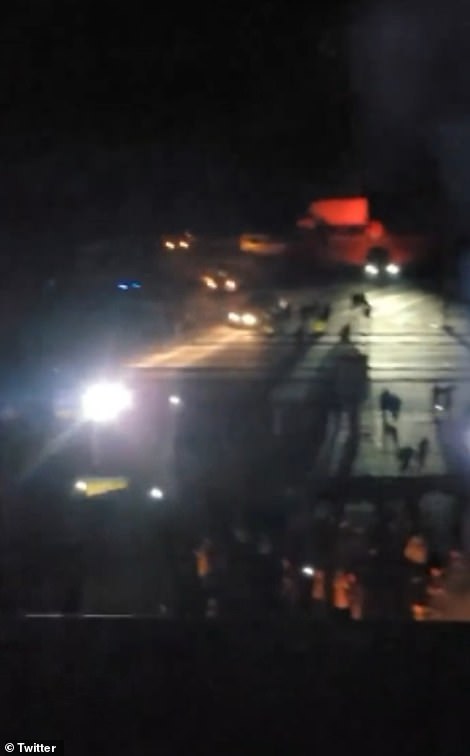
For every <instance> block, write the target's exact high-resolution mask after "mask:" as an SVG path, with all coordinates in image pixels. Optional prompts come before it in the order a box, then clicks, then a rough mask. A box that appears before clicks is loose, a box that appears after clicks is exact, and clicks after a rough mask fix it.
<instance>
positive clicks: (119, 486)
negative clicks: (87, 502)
mask: <svg viewBox="0 0 470 756" xmlns="http://www.w3.org/2000/svg"><path fill="white" fill-rule="evenodd" d="M73 487H74V489H75V491H77V492H80V493H83V494H85V496H86V497H87V499H91V498H93V497H94V496H101V495H102V494H106V493H111V492H112V491H125V490H126V489H127V488H128V487H129V481H128V479H127V478H123V477H90V478H83V479H80V480H77V481H76V482H75V483H74V486H73Z"/></svg>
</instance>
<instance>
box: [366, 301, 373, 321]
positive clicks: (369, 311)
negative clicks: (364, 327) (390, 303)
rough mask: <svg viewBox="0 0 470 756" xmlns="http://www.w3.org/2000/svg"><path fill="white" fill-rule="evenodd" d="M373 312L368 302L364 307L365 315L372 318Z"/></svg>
mask: <svg viewBox="0 0 470 756" xmlns="http://www.w3.org/2000/svg"><path fill="white" fill-rule="evenodd" d="M371 312H372V307H371V306H370V304H366V305H365V307H364V315H365V316H366V318H370V314H371Z"/></svg>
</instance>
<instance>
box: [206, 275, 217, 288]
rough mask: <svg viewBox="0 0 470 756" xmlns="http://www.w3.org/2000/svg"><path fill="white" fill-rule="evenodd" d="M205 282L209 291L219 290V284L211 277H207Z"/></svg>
mask: <svg viewBox="0 0 470 756" xmlns="http://www.w3.org/2000/svg"><path fill="white" fill-rule="evenodd" d="M204 281H205V283H206V286H207V288H208V289H216V288H217V283H216V282H215V281H214V279H213V278H211V277H210V276H206V277H205V278H204Z"/></svg>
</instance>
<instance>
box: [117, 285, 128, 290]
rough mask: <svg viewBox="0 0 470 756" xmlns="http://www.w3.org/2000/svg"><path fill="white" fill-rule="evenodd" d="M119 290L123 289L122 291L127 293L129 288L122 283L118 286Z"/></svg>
mask: <svg viewBox="0 0 470 756" xmlns="http://www.w3.org/2000/svg"><path fill="white" fill-rule="evenodd" d="M117 287H118V289H121V290H122V291H126V290H127V289H128V288H129V286H128V285H127V284H123V283H120V284H118V285H117Z"/></svg>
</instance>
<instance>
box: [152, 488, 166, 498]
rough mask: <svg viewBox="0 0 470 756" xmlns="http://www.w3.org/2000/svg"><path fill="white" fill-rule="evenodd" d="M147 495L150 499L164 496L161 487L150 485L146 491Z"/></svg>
mask: <svg viewBox="0 0 470 756" xmlns="http://www.w3.org/2000/svg"><path fill="white" fill-rule="evenodd" d="M148 496H149V498H150V499H160V500H161V499H163V498H164V497H165V494H164V493H163V491H162V489H161V488H158V487H157V486H152V488H150V489H149V491H148Z"/></svg>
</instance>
